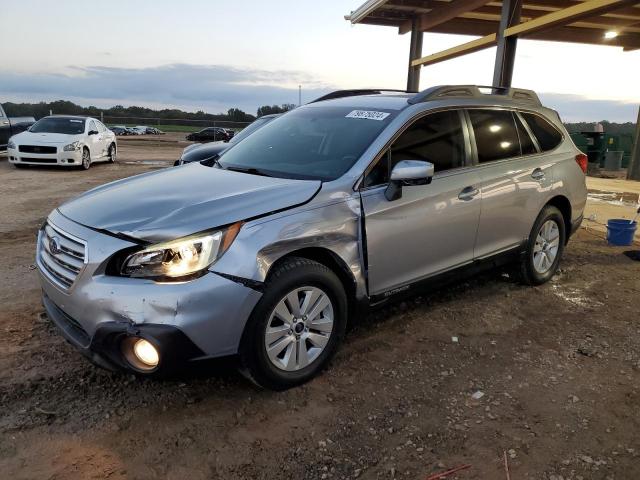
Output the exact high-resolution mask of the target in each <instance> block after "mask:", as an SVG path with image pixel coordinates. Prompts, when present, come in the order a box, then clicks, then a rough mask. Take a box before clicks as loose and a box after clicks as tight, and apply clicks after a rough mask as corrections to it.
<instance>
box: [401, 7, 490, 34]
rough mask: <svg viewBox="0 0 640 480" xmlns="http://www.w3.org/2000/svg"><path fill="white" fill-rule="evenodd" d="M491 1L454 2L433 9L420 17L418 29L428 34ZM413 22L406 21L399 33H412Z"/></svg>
mask: <svg viewBox="0 0 640 480" xmlns="http://www.w3.org/2000/svg"><path fill="white" fill-rule="evenodd" d="M489 1H490V0H452V1H451V2H450V3H448V4H443V5H442V6H438V7H436V8H434V9H433V11H431V12H429V13H425V14H423V15H420V17H418V28H419V29H420V30H421V31H423V32H426V31H427V30H429V29H430V28H431V27H434V26H436V25H440V24H442V23H444V22H447V21H449V20H453V19H454V18H456V17H457V16H458V15H460V14H461V13H464V12H470V11H471V10H475V9H476V8H479V7H482V6H483V5H486V4H487V3H489ZM411 27H412V22H411V21H406V22H404V23H403V24H402V25H400V30H399V33H400V34H401V35H402V34H405V33H407V32H410V31H411Z"/></svg>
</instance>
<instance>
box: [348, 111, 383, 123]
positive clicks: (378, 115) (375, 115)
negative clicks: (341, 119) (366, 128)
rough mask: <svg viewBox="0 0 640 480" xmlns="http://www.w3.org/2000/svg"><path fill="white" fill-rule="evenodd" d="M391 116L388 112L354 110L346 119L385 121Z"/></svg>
mask: <svg viewBox="0 0 640 480" xmlns="http://www.w3.org/2000/svg"><path fill="white" fill-rule="evenodd" d="M389 115H390V114H389V113H386V112H374V111H372V110H353V111H351V112H349V113H348V114H347V115H346V117H345V118H365V119H367V120H378V121H380V120H384V119H385V118H387V117H388V116H389Z"/></svg>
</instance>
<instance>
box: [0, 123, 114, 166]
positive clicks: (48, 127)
mask: <svg viewBox="0 0 640 480" xmlns="http://www.w3.org/2000/svg"><path fill="white" fill-rule="evenodd" d="M7 147H8V148H7V153H8V156H9V162H10V163H12V164H13V165H15V166H16V167H22V166H26V165H59V166H78V167H82V168H84V169H85V170H86V169H88V168H89V167H90V166H91V164H92V163H93V162H115V161H116V152H117V144H116V135H115V133H114V132H113V131H111V130H109V129H108V128H107V127H105V126H104V125H103V124H102V122H100V121H99V120H97V119H95V118H91V117H80V116H67V115H59V116H58V115H54V116H50V117H44V118H41V119H40V120H38V121H37V122H36V123H34V124H33V125H32V126H31V127H30V128H29V131H26V132H22V133H19V134H18V135H14V136H13V137H11V138H10V139H9V143H8V145H7Z"/></svg>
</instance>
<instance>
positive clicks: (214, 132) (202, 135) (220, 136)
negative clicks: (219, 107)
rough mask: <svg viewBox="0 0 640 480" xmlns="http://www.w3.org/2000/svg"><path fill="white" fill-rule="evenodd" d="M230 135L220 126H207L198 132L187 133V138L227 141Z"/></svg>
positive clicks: (204, 140)
mask: <svg viewBox="0 0 640 480" xmlns="http://www.w3.org/2000/svg"><path fill="white" fill-rule="evenodd" d="M231 137H232V135H230V134H229V132H227V131H226V130H225V129H224V128H221V127H207V128H203V129H202V130H200V131H198V132H193V133H190V134H189V135H187V140H190V141H192V142H216V141H223V142H228V141H229V140H231Z"/></svg>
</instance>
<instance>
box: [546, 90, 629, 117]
mask: <svg viewBox="0 0 640 480" xmlns="http://www.w3.org/2000/svg"><path fill="white" fill-rule="evenodd" d="M540 98H541V100H542V103H543V104H544V105H547V106H549V107H551V108H553V109H554V110H557V111H558V113H560V117H561V118H562V120H563V121H564V122H598V121H600V120H608V121H610V122H635V121H636V119H637V118H638V104H637V103H633V102H624V101H620V100H599V99H592V98H587V97H584V96H581V95H571V94H562V93H541V94H540Z"/></svg>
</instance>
